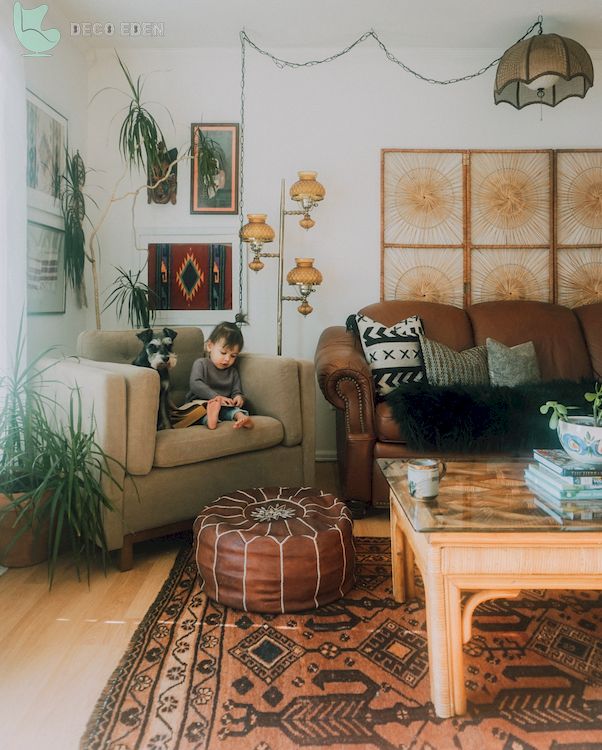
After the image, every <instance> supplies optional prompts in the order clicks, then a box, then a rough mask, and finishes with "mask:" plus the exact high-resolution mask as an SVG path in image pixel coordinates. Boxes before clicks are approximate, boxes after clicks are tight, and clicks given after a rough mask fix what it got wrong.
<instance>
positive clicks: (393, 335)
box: [350, 313, 424, 396]
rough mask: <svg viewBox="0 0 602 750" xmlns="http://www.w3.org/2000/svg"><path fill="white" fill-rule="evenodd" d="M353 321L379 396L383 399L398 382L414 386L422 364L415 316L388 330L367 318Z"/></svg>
mask: <svg viewBox="0 0 602 750" xmlns="http://www.w3.org/2000/svg"><path fill="white" fill-rule="evenodd" d="M350 317H352V318H355V326H354V327H356V329H357V333H358V335H359V337H360V341H361V342H362V348H363V350H364V356H365V357H366V361H367V362H368V365H369V366H370V370H371V371H372V377H373V378H374V385H375V386H376V392H377V394H378V395H379V396H385V395H386V394H387V393H390V392H391V391H392V390H394V389H395V388H397V386H398V385H399V384H400V383H416V382H418V381H419V380H423V379H424V362H423V360H422V352H421V350H420V341H419V339H418V337H419V336H420V335H422V334H423V329H422V322H421V320H420V318H419V317H418V316H417V315H414V316H413V317H411V318H406V319H405V320H401V321H399V323H395V325H393V326H391V327H390V328H387V326H385V325H383V324H382V323H378V322H377V321H375V320H372V318H369V317H368V316H367V315H362V314H361V313H358V314H357V315H353V316H350Z"/></svg>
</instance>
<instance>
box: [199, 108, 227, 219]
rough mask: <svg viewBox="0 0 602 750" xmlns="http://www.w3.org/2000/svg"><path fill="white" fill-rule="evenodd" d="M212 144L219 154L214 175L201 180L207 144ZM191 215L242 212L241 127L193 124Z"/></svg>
mask: <svg viewBox="0 0 602 750" xmlns="http://www.w3.org/2000/svg"><path fill="white" fill-rule="evenodd" d="M205 139H208V140H210V141H211V145H212V147H213V149H214V150H215V151H216V152H217V159H216V163H215V169H214V174H213V175H209V176H207V175H206V176H205V179H203V178H202V177H201V161H202V159H203V149H202V145H203V141H204V140H205ZM191 153H192V164H191V170H190V176H191V182H190V213H192V214H237V213H238V124H237V123H221V124H211V123H200V122H193V123H192V125H191ZM205 166H207V165H205Z"/></svg>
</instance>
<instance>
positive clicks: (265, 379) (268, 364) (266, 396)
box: [238, 354, 305, 445]
mask: <svg viewBox="0 0 602 750" xmlns="http://www.w3.org/2000/svg"><path fill="white" fill-rule="evenodd" d="M238 369H239V371H240V378H241V381H242V388H243V391H244V394H245V396H246V397H247V398H248V399H249V402H250V405H251V406H252V408H253V410H254V411H255V412H256V413H257V414H263V415H265V416H267V417H274V419H278V420H279V421H280V422H281V423H282V426H283V428H284V440H283V444H284V445H298V444H299V443H301V442H302V440H303V439H304V433H303V420H302V401H301V381H300V378H299V371H298V367H297V360H295V359H289V358H285V357H272V356H266V355H262V354H242V355H241V356H240V358H239V363H238ZM304 398H305V395H304Z"/></svg>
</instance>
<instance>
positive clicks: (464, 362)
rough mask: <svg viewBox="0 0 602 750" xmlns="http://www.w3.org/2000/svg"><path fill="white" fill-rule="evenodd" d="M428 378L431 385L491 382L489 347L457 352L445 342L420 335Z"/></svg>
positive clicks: (476, 347) (477, 347)
mask: <svg viewBox="0 0 602 750" xmlns="http://www.w3.org/2000/svg"><path fill="white" fill-rule="evenodd" d="M420 346H421V347H422V356H423V358H424V366H425V368H426V379H427V380H428V382H429V384H430V385H482V384H483V385H484V384H487V383H489V371H488V369H487V347H486V346H475V347H474V348H473V349H465V350H464V351H463V352H456V351H454V350H453V349H450V348H449V346H445V344H440V343H439V342H438V341H432V340H431V339H427V338H426V336H421V337H420Z"/></svg>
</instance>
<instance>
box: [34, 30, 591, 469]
mask: <svg viewBox="0 0 602 750" xmlns="http://www.w3.org/2000/svg"><path fill="white" fill-rule="evenodd" d="M249 34H250V36H253V35H252V34H251V33H250V32H249ZM383 36H384V37H386V34H383ZM256 41H257V43H258V44H259V45H260V46H261V47H264V48H267V49H270V50H271V51H273V52H274V53H276V54H278V53H281V54H282V56H284V57H286V58H287V59H289V60H295V61H302V60H308V59H315V58H321V57H324V56H326V55H328V54H330V53H331V52H333V51H334V50H331V49H328V50H324V49H322V50H312V49H301V48H299V49H293V50H291V49H287V50H278V49H277V48H276V47H275V46H274V45H275V40H270V39H259V38H258V39H256ZM508 41H511V40H508ZM389 44H390V45H391V47H392V50H393V52H394V53H395V54H396V55H397V56H398V57H399V58H401V59H403V60H404V61H406V62H407V63H408V64H409V65H410V66H412V67H414V68H415V69H417V70H419V71H421V72H423V73H425V74H427V75H429V76H433V77H440V78H449V77H452V76H456V75H463V74H465V73H467V72H471V71H474V70H476V69H478V68H480V67H481V66H482V65H483V64H484V63H486V62H489V61H490V60H492V59H494V58H495V57H497V56H499V54H500V53H501V52H502V51H503V50H502V48H500V49H484V50H464V51H462V50H441V49H437V50H423V49H420V50H419V49H408V50H398V49H394V48H393V45H392V44H391V42H389ZM120 53H121V54H122V56H123V58H124V60H125V62H126V63H127V65H128V66H129V68H130V70H131V72H132V74H134V75H135V76H137V75H138V74H140V73H143V74H145V95H144V99H145V100H147V101H149V102H160V103H161V104H162V105H164V106H165V107H166V108H167V109H168V110H169V112H170V113H171V115H172V117H173V120H174V123H175V130H174V127H173V126H172V125H171V122H170V119H169V117H168V115H167V114H166V112H165V110H163V109H162V108H161V107H159V106H154V105H151V107H152V109H153V112H154V113H155V114H156V116H157V117H158V119H159V120H160V122H161V124H162V126H163V127H164V130H165V133H166V135H167V137H168V141H169V144H168V145H169V146H173V145H176V146H178V148H180V149H182V148H186V147H187V146H188V144H189V141H190V123H192V122H206V123H210V122H222V123H224V122H240V119H241V118H240V73H241V71H240V47H239V44H238V40H233V44H232V47H229V48H222V49H185V50H175V49H163V48H159V47H157V48H156V49H154V48H150V47H148V48H146V49H134V48H133V47H131V48H128V47H127V46H125V47H123V48H121V49H120ZM590 53H591V54H592V57H593V59H594V64H595V66H596V68H597V73H598V74H599V73H600V54H598V53H596V52H592V51H591V50H590ZM65 54H67V53H65ZM88 58H89V60H88V65H89V67H88V80H87V85H83V83H82V80H81V77H80V76H81V75H83V73H82V70H77V69H76V67H77V66H74V65H68V63H67V61H66V60H64V61H63V62H60V61H59V60H58V59H57V60H56V61H53V63H50V64H49V68H50V66H51V65H52V64H54V63H57V64H59V65H61V66H63V65H65V66H66V68H65V69H64V70H63V73H64V74H65V75H67V76H68V79H69V81H70V82H72V83H73V85H72V86H65V85H64V82H63V81H62V80H60V79H59V77H58V76H56V75H55V76H52V74H51V73H50V72H49V73H48V75H49V76H50V77H52V78H53V81H54V86H55V87H56V89H55V91H56V97H57V99H56V102H57V103H56V106H57V108H60V106H64V107H65V109H66V110H67V111H69V112H71V113H75V112H82V113H83V111H84V106H85V103H86V102H87V101H88V100H89V99H90V98H91V97H92V96H93V95H94V94H95V93H96V92H98V91H100V90H101V89H103V88H105V87H116V88H121V89H123V88H124V83H125V82H124V80H123V76H122V74H121V71H120V69H119V66H118V64H117V61H116V58H115V55H114V52H113V51H112V50H108V49H107V50H98V51H96V52H94V53H90V55H88ZM246 61H247V63H246V90H245V94H246V99H245V101H246V111H245V116H246V124H245V132H244V136H245V140H244V145H245V161H244V186H245V188H244V210H245V213H246V212H265V213H267V214H268V221H269V222H270V223H271V224H272V226H274V228H275V229H277V228H278V226H277V225H278V205H279V195H280V179H281V178H282V177H284V178H285V179H286V181H287V188H288V186H289V185H290V184H291V183H292V182H293V181H294V180H295V179H296V172H297V170H300V169H314V170H317V171H318V179H319V180H320V181H321V182H322V183H323V184H324V186H325V187H326V190H327V195H326V198H325V200H324V201H323V203H322V204H321V205H320V206H319V208H318V209H317V211H316V212H315V215H314V218H315V219H316V225H315V227H314V228H313V229H311V230H310V231H308V232H305V231H304V230H302V229H301V228H300V227H299V226H298V225H297V222H296V219H295V218H294V217H289V218H288V219H287V223H286V243H285V255H286V262H285V271H286V270H288V269H289V268H290V267H292V265H293V264H294V257H296V256H301V257H306V256H310V257H315V259H316V260H315V263H316V266H317V267H318V268H319V269H320V270H321V271H322V273H323V274H324V283H323V284H322V286H321V288H320V290H319V291H318V292H317V293H316V294H315V295H313V296H312V298H310V302H311V304H312V305H313V306H314V312H313V313H312V314H311V315H310V316H308V317H307V318H302V317H301V316H300V315H298V313H297V312H296V309H295V308H296V305H294V304H291V303H285V309H284V321H283V354H284V355H290V356H298V357H305V358H308V359H311V358H313V353H314V350H315V345H316V342H317V339H318V337H319V335H320V333H321V331H322V330H323V329H324V328H326V327H327V326H329V325H343V324H344V321H345V318H346V317H347V315H348V314H349V313H351V312H355V311H356V310H357V309H358V308H359V307H361V306H363V305H365V304H368V303H370V302H374V301H376V300H377V299H378V296H379V276H380V265H379V264H380V149H381V148H391V147H399V148H562V147H599V146H600V145H601V144H600V139H599V136H598V134H597V129H596V127H595V124H596V123H599V122H600V121H601V119H602V100H601V98H600V96H599V94H597V89H596V88H594V89H593V90H592V91H591V92H590V93H589V94H588V96H587V97H586V98H585V99H584V100H580V99H570V100H567V101H565V102H563V103H562V104H561V105H560V106H559V107H557V108H554V109H551V108H544V111H543V113H540V110H539V107H537V106H534V107H529V108H527V109H525V110H522V111H517V110H515V109H513V108H511V107H509V106H505V105H500V106H498V107H496V106H494V104H493V92H492V89H493V78H494V70H492V71H490V72H489V73H487V74H485V75H484V76H481V77H480V78H477V79H474V80H472V81H469V82H464V83H459V84H456V85H450V86H435V85H429V84H426V83H424V82H421V81H419V80H417V79H416V78H414V77H412V76H410V75H408V74H407V73H404V72H403V71H402V70H401V69H400V68H398V67H397V66H395V65H393V64H391V63H390V62H388V61H387V60H386V58H385V57H384V55H383V54H382V52H381V51H380V50H379V49H378V48H376V46H375V45H374V44H373V43H366V44H365V45H364V46H363V47H361V48H359V49H356V50H354V51H353V52H352V53H350V54H349V55H347V56H345V57H343V58H339V59H338V60H336V61H335V62H333V63H330V64H324V65H318V66H313V67H309V68H301V69H297V70H290V69H285V70H280V69H278V68H277V67H276V66H274V65H273V64H272V63H271V62H270V61H269V60H268V59H267V58H265V57H263V56H260V55H258V54H257V53H256V52H254V51H253V50H251V49H247V55H246ZM30 67H31V66H30ZM67 68H69V69H68V70H67ZM48 85H49V86H50V83H48ZM48 91H49V92H50V91H51V89H48ZM48 95H49V96H50V93H49V94H48ZM125 102H126V100H125V98H124V97H123V96H120V95H119V94H118V93H117V92H116V91H104V92H103V93H102V94H100V95H98V96H97V97H96V98H95V99H94V101H93V102H92V103H91V104H90V105H89V106H88V108H87V110H86V122H87V139H86V140H87V144H86V145H87V148H86V155H87V163H88V166H90V167H92V168H95V169H97V170H98V172H96V173H95V174H94V179H93V180H90V182H93V183H94V184H98V185H100V186H101V187H102V191H101V190H96V191H95V192H94V195H95V197H96V199H97V200H98V201H99V203H100V204H101V206H102V205H104V202H105V201H106V200H107V197H108V196H109V195H110V194H111V192H112V190H113V189H114V187H115V184H116V182H117V180H118V178H119V177H120V176H121V175H122V172H123V167H122V163H121V161H120V158H119V154H118V150H117V137H118V131H119V126H120V123H121V120H122V114H117V113H118V112H119V110H120V109H121V108H122V107H123V105H124V104H125ZM72 116H73V115H72ZM74 119H75V121H77V115H75V116H74ZM71 132H72V130H71V122H70V138H72V136H71ZM72 143H73V141H72ZM178 170H179V174H178V200H177V204H176V205H175V206H172V205H151V206H148V205H147V204H146V196H145V194H144V193H142V194H141V195H140V197H139V199H138V202H137V208H136V214H135V230H134V229H133V228H132V214H131V208H132V201H131V199H130V198H128V199H126V200H123V201H119V202H117V203H114V204H113V206H112V207H111V210H110V212H109V214H108V217H107V220H106V222H105V224H104V226H103V227H102V230H101V232H100V243H101V257H102V267H101V284H100V287H101V289H102V290H106V288H107V287H108V286H109V284H110V283H111V281H112V280H113V278H114V276H115V270H114V266H122V267H126V268H132V269H135V270H136V269H138V268H140V267H141V266H142V265H143V263H144V260H145V253H144V252H141V251H140V250H136V247H135V241H134V238H135V234H136V233H137V234H138V235H139V239H142V240H144V239H145V238H147V237H148V236H152V235H155V236H157V237H160V238H162V239H161V241H164V242H168V241H178V235H180V236H184V235H190V234H192V235H194V236H198V237H199V241H206V238H207V237H208V236H211V234H212V233H219V234H220V235H223V233H231V235H232V238H233V240H234V241H235V242H236V233H237V231H238V226H239V224H238V217H236V216H223V217H218V218H215V217H213V216H198V215H191V214H190V212H189V205H190V197H189V191H190V170H189V165H188V163H187V162H186V161H184V162H182V163H180V165H179V167H178ZM143 182H144V178H143V177H141V176H140V175H137V176H135V177H134V178H131V179H130V178H129V177H127V176H126V178H125V179H124V181H123V183H122V184H121V185H120V189H119V193H123V192H125V191H126V190H127V188H128V186H129V187H137V186H139V185H142V184H143ZM289 207H290V204H289ZM140 235H142V237H140ZM204 238H205V239H204ZM276 281H277V279H276V263H275V261H270V260H267V261H266V267H265V269H264V270H263V271H262V272H261V273H259V274H257V275H255V274H253V273H252V272H250V271H249V272H248V283H247V288H248V298H247V302H246V304H245V309H246V311H247V312H248V318H249V323H250V325H249V326H247V327H245V328H244V335H245V340H246V348H247V349H248V350H249V351H258V352H265V353H274V352H275V347H276V322H275V317H276V316H275V310H276ZM89 292H90V289H89ZM285 293H288V289H285ZM89 297H90V301H91V294H90V293H89ZM52 317H53V318H54V320H50V319H49V320H48V321H44V323H42V322H37V321H36V324H37V325H36V336H37V338H36V340H37V341H39V342H40V343H41V342H42V341H48V340H49V339H50V340H52V339H55V338H58V337H60V339H61V342H63V340H64V341H65V343H67V340H70V342H71V343H73V342H74V340H75V334H76V332H77V330H79V328H81V327H83V325H84V323H83V321H82V317H85V325H86V326H87V327H92V326H93V325H94V316H93V309H92V307H89V308H88V310H87V311H85V314H84V315H83V316H82V314H81V313H79V312H77V311H74V310H73V302H72V300H71V301H69V300H68V313H67V315H66V316H65V317H64V318H63V319H62V318H61V316H52ZM174 322H177V317H176V318H174ZM186 322H189V321H186ZM195 323H197V324H199V325H202V326H203V328H204V330H206V331H207V330H208V329H209V328H210V327H211V324H207V323H206V321H204V320H203V315H202V314H201V313H200V314H199V316H198V321H195ZM126 326H127V323H126V322H125V321H124V320H121V321H117V320H116V318H115V315H114V312H113V311H112V310H109V311H107V312H106V313H104V314H103V327H105V328H113V327H126ZM333 426H334V414H333V412H332V410H330V408H329V407H328V405H327V404H326V403H325V402H324V400H323V399H322V397H321V396H320V395H319V397H318V456H319V457H329V456H330V457H334V427H333Z"/></svg>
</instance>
